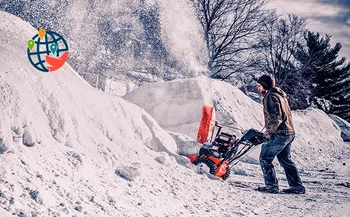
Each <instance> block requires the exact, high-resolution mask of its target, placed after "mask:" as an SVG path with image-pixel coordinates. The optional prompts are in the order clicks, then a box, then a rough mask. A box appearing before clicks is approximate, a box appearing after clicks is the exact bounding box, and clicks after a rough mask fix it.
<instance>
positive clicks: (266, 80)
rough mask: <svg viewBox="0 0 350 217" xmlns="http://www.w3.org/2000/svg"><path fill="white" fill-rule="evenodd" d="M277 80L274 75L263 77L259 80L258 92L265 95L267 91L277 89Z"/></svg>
mask: <svg viewBox="0 0 350 217" xmlns="http://www.w3.org/2000/svg"><path fill="white" fill-rule="evenodd" d="M275 83H276V82H275V78H274V77H273V76H272V75H262V76H261V77H260V78H259V79H258V90H259V92H260V93H262V94H265V93H266V91H268V90H270V89H271V88H273V87H275Z"/></svg>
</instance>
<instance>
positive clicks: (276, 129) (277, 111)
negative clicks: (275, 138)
mask: <svg viewBox="0 0 350 217" xmlns="http://www.w3.org/2000/svg"><path fill="white" fill-rule="evenodd" d="M286 97H287V95H286V93H285V92H284V91H283V90H282V89H281V88H278V87H273V88H271V89H270V90H268V92H267V93H266V94H265V97H264V99H263V105H264V117H265V127H266V131H267V132H269V133H271V134H278V135H294V134H295V131H294V126H293V121H292V113H291V111H290V108H289V104H288V101H287V98H286Z"/></svg>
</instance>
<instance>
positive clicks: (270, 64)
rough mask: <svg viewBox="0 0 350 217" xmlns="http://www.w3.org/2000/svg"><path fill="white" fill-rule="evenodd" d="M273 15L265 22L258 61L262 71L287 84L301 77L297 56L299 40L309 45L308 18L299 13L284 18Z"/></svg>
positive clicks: (282, 85) (278, 81) (280, 82)
mask: <svg viewBox="0 0 350 217" xmlns="http://www.w3.org/2000/svg"><path fill="white" fill-rule="evenodd" d="M269 16H270V17H269V18H268V19H266V20H265V22H264V25H263V31H262V35H261V37H260V42H259V47H258V49H257V54H256V56H257V57H258V58H256V61H255V63H256V66H257V68H258V69H259V70H260V71H261V72H263V73H270V74H272V75H274V77H275V78H276V83H277V84H278V85H279V86H281V87H284V86H286V84H287V83H286V82H287V80H288V79H293V80H295V79H297V78H301V76H300V75H298V74H296V70H295V66H296V60H295V58H294V56H293V55H294V53H295V51H296V48H297V44H298V43H299V44H305V40H304V33H305V31H306V28H305V25H306V20H305V19H304V18H299V17H298V16H296V15H288V16H287V17H286V18H280V17H278V16H277V15H276V13H271V14H270V15H269Z"/></svg>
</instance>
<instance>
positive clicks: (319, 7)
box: [269, 0, 344, 17]
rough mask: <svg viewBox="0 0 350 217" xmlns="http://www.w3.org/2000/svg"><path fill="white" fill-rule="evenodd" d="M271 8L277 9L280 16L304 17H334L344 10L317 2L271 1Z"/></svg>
mask: <svg viewBox="0 0 350 217" xmlns="http://www.w3.org/2000/svg"><path fill="white" fill-rule="evenodd" d="M269 7H271V8H276V9H277V11H278V13H279V14H290V13H294V14H298V15H300V16H304V17H319V16H325V17H333V16H336V15H337V14H338V13H340V12H342V11H344V9H342V8H340V7H336V6H331V5H325V4H320V3H318V2H316V1H304V0H302V1H300V0H298V1H290V0H271V1H270V3H269Z"/></svg>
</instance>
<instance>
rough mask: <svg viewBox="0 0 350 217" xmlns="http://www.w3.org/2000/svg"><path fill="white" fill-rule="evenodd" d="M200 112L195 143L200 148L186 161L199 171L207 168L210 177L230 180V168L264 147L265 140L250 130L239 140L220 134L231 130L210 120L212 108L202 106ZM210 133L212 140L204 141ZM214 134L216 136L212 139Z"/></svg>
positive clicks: (256, 131) (225, 133)
mask: <svg viewBox="0 0 350 217" xmlns="http://www.w3.org/2000/svg"><path fill="white" fill-rule="evenodd" d="M202 111H203V115H202V119H201V123H200V126H199V130H198V135H197V141H198V142H199V143H201V144H203V146H202V147H201V148H200V150H199V154H198V155H192V156H188V158H189V159H190V160H191V162H192V163H193V164H195V165H197V166H199V167H200V168H206V169H207V170H208V172H209V173H210V174H212V175H215V176H216V177H218V178H222V179H223V180H226V179H227V178H228V177H229V176H230V170H231V167H232V166H233V165H235V164H237V163H238V162H239V160H240V159H242V158H243V157H244V156H246V155H247V154H249V153H250V152H251V151H253V150H254V149H255V148H257V147H258V145H259V144H261V143H263V142H264V140H265V137H264V136H263V133H262V132H260V131H258V130H255V129H250V130H248V131H246V132H245V133H244V134H243V136H242V138H240V139H238V138H236V136H235V135H233V134H230V133H227V132H223V131H222V129H223V128H224V127H227V128H234V127H230V126H224V125H222V124H219V123H218V122H216V121H214V120H213V118H212V117H213V107H212V106H206V105H205V106H203V109H202ZM213 122H214V123H213ZM234 129H238V128H234ZM238 130H240V129H238ZM209 132H211V138H210V139H209V140H207V138H208V135H209ZM214 132H216V135H215V138H214V139H213V135H214Z"/></svg>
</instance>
